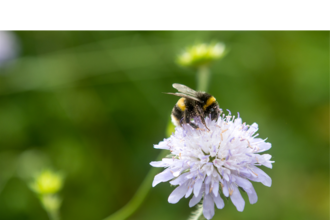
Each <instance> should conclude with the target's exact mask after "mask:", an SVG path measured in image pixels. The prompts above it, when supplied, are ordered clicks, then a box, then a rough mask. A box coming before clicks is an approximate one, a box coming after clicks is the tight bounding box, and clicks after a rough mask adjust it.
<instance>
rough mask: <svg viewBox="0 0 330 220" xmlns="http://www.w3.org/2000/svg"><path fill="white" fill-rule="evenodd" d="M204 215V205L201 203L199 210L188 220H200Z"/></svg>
mask: <svg viewBox="0 0 330 220" xmlns="http://www.w3.org/2000/svg"><path fill="white" fill-rule="evenodd" d="M202 214H203V203H200V204H199V205H198V206H197V210H196V211H194V212H193V213H192V214H191V216H190V217H189V219H188V220H198V219H200V217H201V216H202Z"/></svg>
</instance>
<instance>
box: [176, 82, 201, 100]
mask: <svg viewBox="0 0 330 220" xmlns="http://www.w3.org/2000/svg"><path fill="white" fill-rule="evenodd" d="M172 86H173V88H175V89H177V90H178V91H179V92H182V93H184V94H188V95H190V96H194V97H197V94H198V92H196V91H195V90H193V89H191V88H189V87H188V86H185V85H182V84H178V83H174V84H173V85H172Z"/></svg>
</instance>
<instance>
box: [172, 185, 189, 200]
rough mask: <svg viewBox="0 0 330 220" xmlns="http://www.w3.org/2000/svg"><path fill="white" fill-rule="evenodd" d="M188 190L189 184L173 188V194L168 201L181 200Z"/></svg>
mask: <svg viewBox="0 0 330 220" xmlns="http://www.w3.org/2000/svg"><path fill="white" fill-rule="evenodd" d="M187 190H188V186H187V184H183V185H181V186H178V187H177V188H176V189H175V190H173V192H172V193H171V195H170V196H169V197H168V202H169V203H172V204H175V203H177V202H179V200H180V199H181V198H182V197H183V196H184V195H185V194H186V192H187Z"/></svg>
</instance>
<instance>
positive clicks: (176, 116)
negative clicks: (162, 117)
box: [166, 83, 221, 130]
mask: <svg viewBox="0 0 330 220" xmlns="http://www.w3.org/2000/svg"><path fill="white" fill-rule="evenodd" d="M172 86H173V88H175V89H177V90H178V91H179V92H177V93H166V94H170V95H175V96H179V97H181V98H180V99H179V100H178V102H177V103H176V104H175V106H174V107H173V110H172V114H171V118H172V122H173V124H174V125H176V126H182V124H190V125H191V126H192V127H193V128H195V129H200V128H199V127H198V126H197V125H196V124H195V123H193V122H192V121H191V119H193V118H194V117H199V118H200V120H201V122H202V123H203V124H204V126H205V127H206V128H207V129H208V127H207V126H206V124H205V120H204V119H205V117H206V116H210V117H211V120H218V118H219V115H220V114H221V111H220V109H219V105H218V103H217V102H216V99H215V98H214V96H212V95H210V94H208V93H206V92H197V91H195V90H193V89H191V88H189V87H187V86H185V85H182V84H177V83H174V84H173V85H172ZM208 130H209V129H208Z"/></svg>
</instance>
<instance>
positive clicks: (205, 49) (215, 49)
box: [177, 43, 225, 67]
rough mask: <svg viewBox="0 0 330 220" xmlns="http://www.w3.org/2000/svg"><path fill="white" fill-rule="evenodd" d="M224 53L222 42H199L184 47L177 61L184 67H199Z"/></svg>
mask: <svg viewBox="0 0 330 220" xmlns="http://www.w3.org/2000/svg"><path fill="white" fill-rule="evenodd" d="M224 55H225V45H224V44H222V43H210V44H206V43H201V44H195V45H193V46H190V47H188V48H186V50H184V51H183V52H182V53H181V54H180V55H179V56H178V58H177V63H178V64H179V65H181V66H184V67H201V66H206V65H208V64H210V63H211V62H212V61H214V60H217V59H220V58H222V57H223V56H224Z"/></svg>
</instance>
